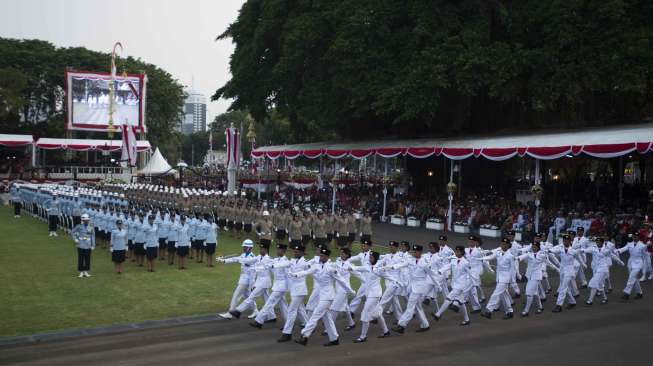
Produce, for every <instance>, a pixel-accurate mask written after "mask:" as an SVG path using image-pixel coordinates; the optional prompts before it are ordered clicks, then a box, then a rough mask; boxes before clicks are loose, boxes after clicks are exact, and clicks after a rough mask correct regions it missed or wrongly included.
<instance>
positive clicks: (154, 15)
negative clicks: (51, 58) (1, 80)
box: [0, 0, 245, 122]
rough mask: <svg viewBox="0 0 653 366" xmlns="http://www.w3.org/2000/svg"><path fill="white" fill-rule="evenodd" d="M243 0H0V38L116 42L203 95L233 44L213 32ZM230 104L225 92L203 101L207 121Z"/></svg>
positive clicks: (224, 73)
mask: <svg viewBox="0 0 653 366" xmlns="http://www.w3.org/2000/svg"><path fill="white" fill-rule="evenodd" d="M244 2H245V0H110V1H102V0H0V37H4V38H19V39H42V40H46V41H50V42H51V43H53V44H55V45H56V46H64V47H71V46H75V47H77V46H81V47H85V48H88V49H91V50H94V51H102V52H110V51H111V49H112V47H113V45H114V43H115V42H118V41H119V42H121V43H122V45H123V55H125V56H132V57H135V58H141V59H142V60H143V61H145V62H148V63H152V64H154V65H157V66H159V67H161V68H162V69H164V70H166V71H168V72H169V73H170V74H172V76H173V77H174V78H176V79H177V80H178V81H179V82H180V83H181V84H182V85H184V86H187V87H191V85H194V88H195V89H196V90H198V91H199V92H201V93H203V94H204V95H205V96H206V97H207V100H209V99H210V97H211V95H213V93H214V92H215V90H216V89H217V88H219V87H220V86H222V85H224V83H225V82H226V81H227V80H229V78H230V73H229V56H230V55H231V53H232V52H233V49H234V46H233V44H232V43H231V40H221V41H215V38H216V37H217V36H218V35H219V34H221V33H222V32H223V31H224V30H225V29H226V28H227V26H228V25H229V24H230V23H232V22H233V21H234V20H235V19H236V17H237V16H238V11H239V10H240V7H241V6H242V4H243V3H244ZM0 57H2V55H0ZM107 69H108V65H107ZM98 71H108V70H98ZM61 72H62V73H63V70H62V71H61ZM193 83H194V84H193ZM229 104H230V101H228V100H224V99H222V100H219V101H216V102H210V101H209V102H208V106H207V122H209V121H213V118H214V117H215V116H216V115H218V114H220V113H223V112H225V111H226V110H227V108H228V107H229Z"/></svg>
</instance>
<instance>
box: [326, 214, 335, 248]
mask: <svg viewBox="0 0 653 366" xmlns="http://www.w3.org/2000/svg"><path fill="white" fill-rule="evenodd" d="M324 221H325V222H326V227H325V230H326V235H327V244H328V245H331V242H333V238H334V237H335V232H336V217H335V216H333V214H331V212H330V211H328V212H327V215H326V217H325V218H324ZM336 249H337V248H336Z"/></svg>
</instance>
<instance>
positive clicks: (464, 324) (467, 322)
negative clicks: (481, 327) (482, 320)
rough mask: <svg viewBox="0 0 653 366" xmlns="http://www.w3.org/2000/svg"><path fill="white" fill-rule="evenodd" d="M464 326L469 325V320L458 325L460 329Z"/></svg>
mask: <svg viewBox="0 0 653 366" xmlns="http://www.w3.org/2000/svg"><path fill="white" fill-rule="evenodd" d="M466 325H469V320H464V321H463V322H462V323H460V326H461V327H464V326H466Z"/></svg>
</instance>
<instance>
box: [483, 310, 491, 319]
mask: <svg viewBox="0 0 653 366" xmlns="http://www.w3.org/2000/svg"><path fill="white" fill-rule="evenodd" d="M481 316H482V317H484V318H488V319H492V312H490V311H487V310H485V311H483V312H481Z"/></svg>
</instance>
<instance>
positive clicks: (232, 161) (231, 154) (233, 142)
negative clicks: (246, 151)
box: [225, 127, 240, 168]
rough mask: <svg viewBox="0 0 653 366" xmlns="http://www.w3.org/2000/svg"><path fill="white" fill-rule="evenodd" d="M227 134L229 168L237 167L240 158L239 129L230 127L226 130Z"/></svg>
mask: <svg viewBox="0 0 653 366" xmlns="http://www.w3.org/2000/svg"><path fill="white" fill-rule="evenodd" d="M225 134H226V135H227V168H235V167H237V166H238V163H239V158H240V154H239V151H240V146H238V143H239V141H240V140H239V138H238V129H237V128H235V127H229V128H227V130H226V131H225Z"/></svg>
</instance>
